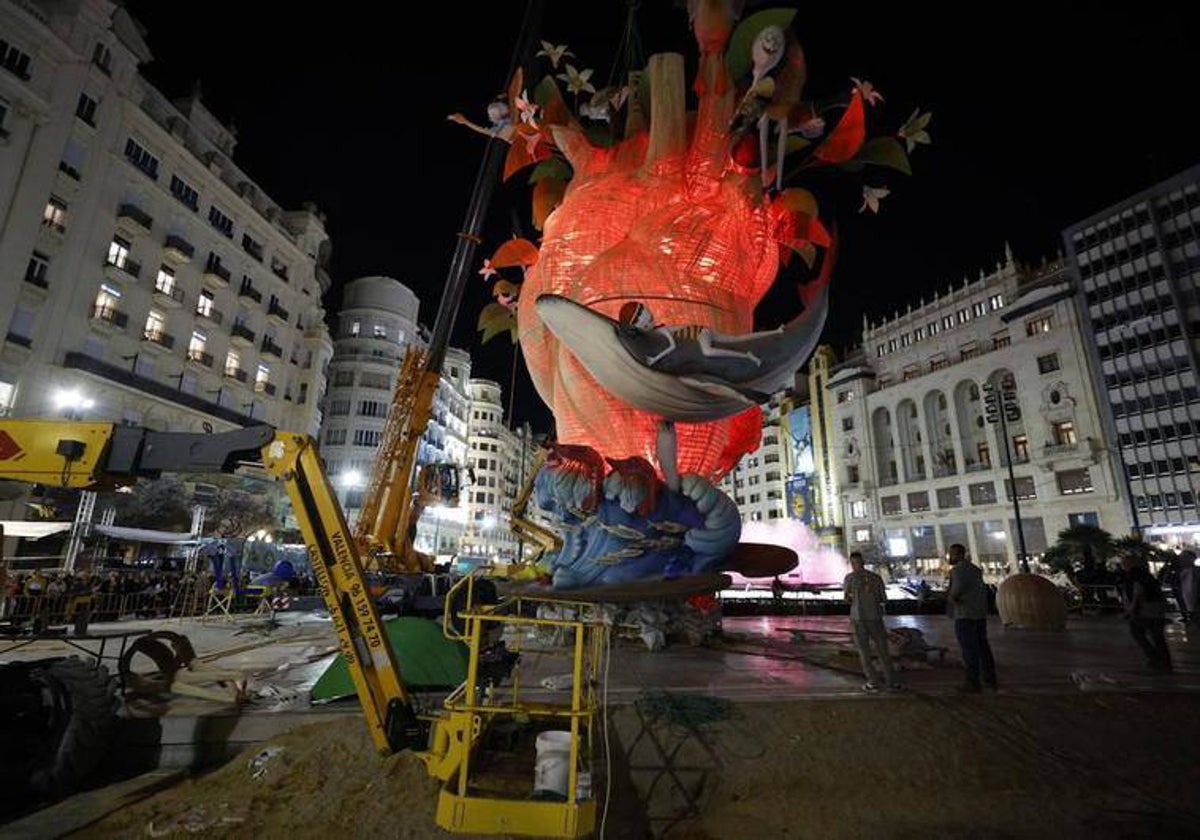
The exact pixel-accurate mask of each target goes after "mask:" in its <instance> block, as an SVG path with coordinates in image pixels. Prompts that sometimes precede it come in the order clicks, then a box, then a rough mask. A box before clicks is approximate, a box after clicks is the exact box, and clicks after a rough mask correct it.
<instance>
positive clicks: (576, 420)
mask: <svg viewBox="0 0 1200 840" xmlns="http://www.w3.org/2000/svg"><path fill="white" fill-rule="evenodd" d="M677 58H678V57H676V56H656V57H655V58H654V60H652V62H651V68H650V72H651V75H652V83H651V89H652V103H651V111H652V114H653V116H652V124H651V125H650V127H649V130H643V131H638V132H636V133H634V134H633V136H631V137H629V138H628V139H626V140H624V141H622V142H621V143H620V144H619V145H617V146H615V147H609V148H599V147H595V146H592V145H591V144H590V143H588V141H587V140H586V139H585V138H584V137H583V135H582V134H581V133H579V132H578V131H575V130H572V129H570V128H557V129H555V131H554V136H555V140H556V141H557V145H558V147H559V148H560V149H561V150H562V151H563V152H564V153H565V155H566V157H567V159H568V161H569V162H570V163H571V165H572V167H573V169H574V176H573V178H572V179H571V181H570V185H569V186H568V188H567V191H566V194H565V196H564V198H563V201H562V204H561V205H560V206H559V207H558V209H556V210H555V211H554V212H553V213H552V214H550V216H549V217H548V218H547V220H546V223H545V228H544V237H543V240H542V246H541V252H540V255H539V257H538V262H537V265H535V266H534V267H533V268H532V269H531V270H530V271H529V273H528V275H527V280H526V282H525V284H524V286H523V288H522V291H521V303H520V307H519V309H518V323H519V324H520V337H521V339H520V340H521V347H522V350H523V351H524V353H525V358H526V361H527V362H528V364H529V370H530V373H531V374H532V376H533V381H534V384H535V385H536V386H537V389H538V392H539V393H540V394H541V396H542V398H543V399H544V400H545V401H546V402H547V403H548V404H549V406H550V407H551V409H552V410H553V412H554V417H555V419H556V421H557V424H558V435H559V439H560V440H562V441H564V442H569V443H579V444H585V445H588V446H592V447H594V448H596V449H598V450H600V451H601V452H603V453H604V454H605V455H607V456H609V457H615V458H624V457H629V456H634V455H639V456H642V457H645V458H649V459H653V457H654V438H655V424H656V421H657V418H655V417H653V416H651V415H649V414H646V413H645V412H641V411H638V410H637V409H634V408H633V407H631V406H629V405H627V404H625V403H623V402H621V401H619V400H617V399H616V398H615V397H613V396H612V395H610V394H609V393H608V392H606V391H605V390H604V389H603V388H601V387H600V386H599V385H598V384H597V383H596V382H595V381H594V380H593V379H592V378H591V376H589V375H588V373H587V372H586V371H585V370H584V369H583V368H582V366H581V365H580V364H579V362H578V361H577V360H576V359H575V358H574V356H572V355H571V353H570V351H568V350H567V349H566V348H565V347H563V346H561V344H560V342H559V341H558V340H557V339H556V338H555V337H554V336H553V335H551V334H550V332H549V331H548V330H547V329H546V328H545V327H544V325H543V324H542V323H541V322H540V321H539V319H538V317H537V313H536V311H535V309H534V302H535V301H536V299H537V297H538V295H541V294H545V293H555V294H560V295H564V296H566V297H569V298H571V299H573V300H575V301H578V302H580V303H584V304H586V305H588V306H592V307H594V308H595V309H598V310H600V311H601V312H604V313H605V314H608V315H610V316H612V317H614V318H615V317H616V316H617V314H618V311H619V310H620V308H621V305H622V304H623V303H625V302H626V301H631V300H638V301H643V302H645V303H647V304H648V305H649V306H650V307H651V309H652V310H653V312H654V316H655V318H656V319H657V320H658V321H660V322H662V323H668V324H697V325H703V326H708V327H710V328H712V329H713V330H715V331H717V332H722V333H744V332H749V331H751V330H752V329H753V314H754V307H755V305H756V304H757V303H758V301H759V300H760V299H761V298H762V296H763V295H764V294H765V293H766V291H767V289H768V288H769V287H770V285H771V283H772V281H773V280H774V279H775V275H776V273H777V272H778V269H779V248H778V245H777V243H776V241H775V239H774V237H773V236H772V235H771V232H772V231H771V217H770V213H769V212H768V210H767V206H768V205H766V204H764V203H763V201H762V199H761V185H760V182H759V181H758V179H757V178H755V177H753V175H752V174H747V173H745V172H743V171H738V170H736V169H734V167H733V165H732V164H731V162H730V159H729V155H728V143H727V133H726V132H727V129H728V126H729V124H730V121H731V119H732V117H733V114H734V106H735V101H734V91H733V88H732V86H731V85H729V84H726V85H724V86H718V85H715V84H710V85H708V86H706V91H707V92H706V94H705V95H704V96H703V97H702V98H701V104H700V109H699V112H698V113H697V114H696V117H695V123H694V127H691V128H690V130H689V128H688V126H687V115H686V114H685V112H684V110H683V102H684V90H683V88H684V79H683V72H682V60H681V59H680V60H678V61H675V60H673V59H677ZM722 72H723V71H722ZM718 88H720V89H721V90H722V91H723V92H718ZM760 428H761V413H760V411H759V410H757V409H751V410H749V411H747V412H744V413H743V414H740V415H738V416H736V417H732V418H729V419H726V420H720V421H716V422H711V423H703V424H694V425H689V424H680V426H679V430H678V434H679V461H680V463H679V467H680V469H681V471H683V472H695V473H699V474H701V475H704V476H708V477H710V478H719V477H720V476H721V475H724V474H725V473H726V472H728V471H729V469H731V468H732V466H733V465H734V464H735V463H736V462H737V460H738V459H739V458H740V457H741V456H742V455H743V454H744V453H746V452H749V451H752V450H754V449H755V448H757V446H758V440H759V430H760Z"/></svg>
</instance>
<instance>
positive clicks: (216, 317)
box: [196, 306, 225, 327]
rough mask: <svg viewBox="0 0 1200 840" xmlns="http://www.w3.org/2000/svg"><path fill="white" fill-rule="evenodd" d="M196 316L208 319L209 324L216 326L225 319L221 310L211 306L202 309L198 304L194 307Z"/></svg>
mask: <svg viewBox="0 0 1200 840" xmlns="http://www.w3.org/2000/svg"><path fill="white" fill-rule="evenodd" d="M196 317H197V318H203V319H204V320H206V321H208V322H209V323H210V324H216V325H217V326H218V327H219V326H221V323H222V322H223V321H224V320H225V315H224V314H223V313H222V312H221V310H219V309H214V308H213V307H211V306H210V307H208V308H207V309H202V308H200V307H199V306H197V307H196Z"/></svg>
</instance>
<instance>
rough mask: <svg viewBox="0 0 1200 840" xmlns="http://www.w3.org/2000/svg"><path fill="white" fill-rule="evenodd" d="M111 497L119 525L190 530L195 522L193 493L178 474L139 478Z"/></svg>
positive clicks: (165, 529)
mask: <svg viewBox="0 0 1200 840" xmlns="http://www.w3.org/2000/svg"><path fill="white" fill-rule="evenodd" d="M107 501H108V503H109V504H110V505H112V507H114V508H116V511H117V517H116V522H117V524H119V525H125V526H128V527H131V528H151V529H154V530H157V531H187V530H188V529H189V528H190V527H191V525H192V509H191V504H190V494H189V493H188V492H187V490H186V489H185V487H184V485H183V482H182V481H180V480H179V478H178V477H177V476H174V475H164V476H163V477H162V478H158V479H155V480H154V481H141V482H138V483H137V484H135V485H133V486H132V487H131V488H129V492H120V493H113V494H111V496H109V498H108V499H107Z"/></svg>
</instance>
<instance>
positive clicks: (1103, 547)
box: [1056, 525, 1113, 583]
mask: <svg viewBox="0 0 1200 840" xmlns="http://www.w3.org/2000/svg"><path fill="white" fill-rule="evenodd" d="M1056 548H1059V549H1061V550H1062V551H1064V552H1066V554H1067V556H1068V557H1070V558H1071V569H1072V570H1073V571H1074V573H1075V577H1076V579H1077V581H1078V582H1079V583H1089V582H1092V581H1093V580H1094V579H1095V578H1096V577H1097V576H1103V573H1104V571H1105V563H1106V561H1107V560H1108V558H1109V557H1111V556H1112V553H1113V538H1112V534H1110V533H1108V531H1105V530H1104V529H1103V528H1100V527H1098V526H1096V525H1072V526H1071V527H1070V528H1067V529H1066V530H1063V531H1059V532H1058V545H1057V546H1056ZM1069 573H1070V572H1068V574H1069Z"/></svg>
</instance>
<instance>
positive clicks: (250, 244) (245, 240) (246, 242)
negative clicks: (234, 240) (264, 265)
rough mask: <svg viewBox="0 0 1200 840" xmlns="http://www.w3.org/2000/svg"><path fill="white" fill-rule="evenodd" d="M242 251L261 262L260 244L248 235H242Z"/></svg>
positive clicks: (261, 248) (261, 250)
mask: <svg viewBox="0 0 1200 840" xmlns="http://www.w3.org/2000/svg"><path fill="white" fill-rule="evenodd" d="M242 250H243V251H245V252H246V253H247V254H249V255H250V256H252V257H254V259H256V260H258V261H259V262H262V261H263V246H262V243H260V242H255V241H254V240H253V239H251V238H250V236H249V235H248V234H242Z"/></svg>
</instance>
